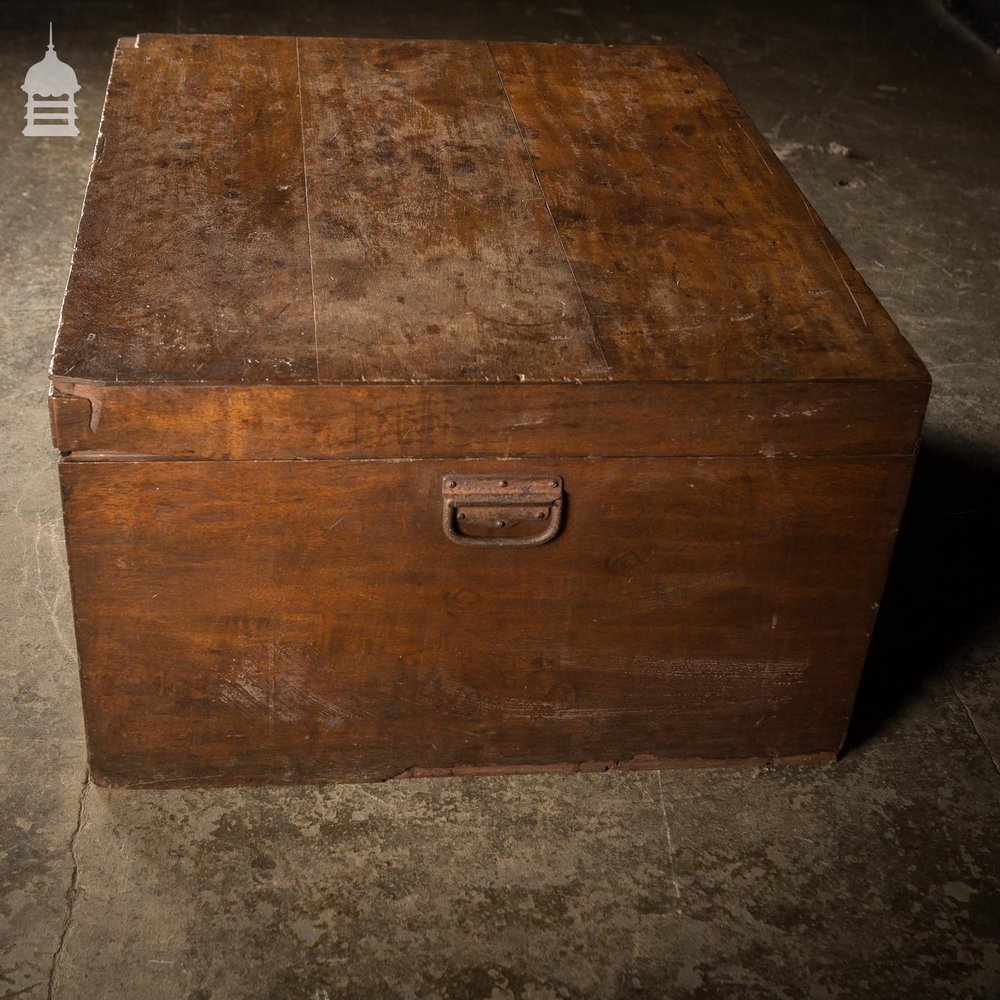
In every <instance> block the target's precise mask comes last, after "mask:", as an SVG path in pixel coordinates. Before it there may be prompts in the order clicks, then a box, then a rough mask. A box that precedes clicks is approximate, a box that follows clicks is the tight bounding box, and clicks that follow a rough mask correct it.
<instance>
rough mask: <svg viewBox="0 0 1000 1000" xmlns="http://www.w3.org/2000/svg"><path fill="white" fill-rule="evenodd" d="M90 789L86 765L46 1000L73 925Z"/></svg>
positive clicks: (70, 848) (50, 996)
mask: <svg viewBox="0 0 1000 1000" xmlns="http://www.w3.org/2000/svg"><path fill="white" fill-rule="evenodd" d="M89 791H90V768H89V767H88V768H87V770H86V772H85V773H84V777H83V787H82V788H81V789H80V798H79V800H78V802H77V807H76V828H75V829H74V830H73V833H72V835H71V836H70V838H69V856H70V858H71V860H72V862H73V871H72V874H71V875H70V879H69V887H68V888H67V889H66V918H65V919H64V920H63V925H62V929H61V930H60V932H59V940H58V942H57V943H56V950H55V952H54V953H53V955H52V967H51V968H50V969H49V983H48V993H47V997H48V1000H52V998H53V996H54V991H55V986H56V974H57V973H58V971H59V964H60V962H61V960H62V953H63V948H64V946H65V944H66V936H67V935H68V934H69V929H70V927H72V926H73V912H74V910H75V908H76V897H77V891H78V884H79V878H80V859H79V858H78V857H77V854H76V841H77V838H78V837H79V836H80V831H81V830H82V829H83V816H84V808H85V806H86V802H87V792H89Z"/></svg>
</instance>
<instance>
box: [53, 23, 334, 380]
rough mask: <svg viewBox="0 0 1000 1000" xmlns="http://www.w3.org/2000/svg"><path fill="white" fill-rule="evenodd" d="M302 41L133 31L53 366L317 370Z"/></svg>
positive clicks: (90, 374)
mask: <svg viewBox="0 0 1000 1000" xmlns="http://www.w3.org/2000/svg"><path fill="white" fill-rule="evenodd" d="M307 225H308V222H307V219H306V204H305V185H304V179H303V171H302V133H301V128H300V118H299V102H298V92H297V82H296V63H295V42H294V40H292V39H265V38H249V37H248V38H241V39H240V40H239V41H238V42H233V41H230V42H228V43H226V42H222V41H220V40H219V39H215V38H210V37H199V36H184V35H176V36H156V35H144V36H142V38H141V40H139V41H138V42H137V40H135V39H123V40H122V41H121V42H119V45H118V49H117V51H116V54H115V61H114V66H113V68H112V74H111V80H110V82H109V84H108V95H107V100H106V103H105V108H104V116H103V118H102V122H101V132H100V135H99V137H98V143H97V151H96V153H95V158H94V165H93V169H92V171H91V176H90V183H89V185H88V187H87V198H86V202H85V204H84V210H83V217H82V219H81V222H80V230H79V233H78V235H77V241H76V249H75V251H74V255H73V267H72V270H71V273H70V279H69V284H68V287H67V290H66V299H65V302H64V304H63V312H62V319H61V323H60V329H59V335H58V339H57V342H56V348H55V357H54V358H53V362H52V371H53V372H54V373H57V374H62V375H72V376H73V377H74V378H79V379H84V380H87V379H90V380H95V381H98V382H110V383H114V382H119V381H126V382H136V381H139V382H169V381H172V380H177V379H179V380H181V381H187V380H192V379H193V380H196V381H203V382H214V381H223V382H251V383H252V382H288V381H299V380H309V381H315V378H316V348H315V335H314V325H313V310H312V299H311V289H310V282H309V248H308V240H307Z"/></svg>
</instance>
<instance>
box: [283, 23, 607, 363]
mask: <svg viewBox="0 0 1000 1000" xmlns="http://www.w3.org/2000/svg"><path fill="white" fill-rule="evenodd" d="M299 58H300V70H301V78H302V99H303V115H304V122H305V135H306V177H307V183H308V193H309V219H310V239H311V246H312V258H313V281H314V288H315V295H316V316H317V329H318V331H319V370H320V376H321V378H322V379H324V380H331V381H340V380H343V381H353V380H357V379H364V380H367V381H395V382H400V381H410V380H417V381H421V380H448V379H469V380H475V379H486V380H502V381H529V382H531V381H562V380H574V379H602V378H603V379H606V378H607V377H608V371H607V365H606V364H605V362H604V359H603V357H602V355H601V352H600V348H599V347H598V345H597V342H596V340H595V338H594V334H593V330H592V328H591V323H590V319H589V317H588V316H587V312H586V308H585V306H584V304H583V300H582V298H581V295H580V291H579V289H578V288H577V285H576V281H575V279H574V276H573V273H572V271H571V269H570V267H569V265H568V264H567V262H566V258H565V254H564V252H563V248H562V246H561V244H560V242H559V236H558V233H557V231H556V229H555V227H554V225H553V222H552V219H551V217H550V215H549V213H548V210H547V208H546V205H545V201H544V199H543V197H542V193H541V191H540V189H539V187H538V185H537V183H536V182H535V180H534V177H533V175H532V171H531V166H530V164H529V162H528V161H527V157H526V154H525V152H524V147H523V143H522V140H521V137H520V134H519V132H518V129H517V123H516V122H515V120H514V117H513V114H512V113H511V110H510V106H509V104H508V103H507V100H506V98H505V97H504V93H503V88H502V86H501V83H500V79H499V77H498V75H497V71H496V68H495V66H494V64H493V60H492V58H491V56H490V53H489V49H488V48H487V47H486V45H484V44H482V43H476V42H423V41H421V42H396V41H367V40H357V39H300V40H299Z"/></svg>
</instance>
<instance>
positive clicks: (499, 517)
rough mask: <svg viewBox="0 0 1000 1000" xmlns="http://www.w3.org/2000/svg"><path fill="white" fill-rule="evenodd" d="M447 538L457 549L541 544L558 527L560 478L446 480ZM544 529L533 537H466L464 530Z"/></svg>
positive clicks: (442, 491) (475, 477) (444, 487)
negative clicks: (533, 526)
mask: <svg viewBox="0 0 1000 1000" xmlns="http://www.w3.org/2000/svg"><path fill="white" fill-rule="evenodd" d="M441 497H442V500H443V501H444V514H443V522H444V533H445V537H446V538H447V539H448V540H449V541H452V542H455V543H456V544H457V545H479V546H493V547H500V546H505V547H509V548H513V547H515V546H516V547H521V548H524V547H526V546H528V545H544V544H545V543H546V542H550V541H551V540H552V539H553V538H555V537H556V535H558V534H559V529H560V528H561V527H562V512H563V481H562V478H561V477H559V476H505V475H496V476H479V475H477V476H461V475H451V476H445V477H444V480H443V481H442V484H441ZM528 522H534V523H536V524H540V525H542V524H544V526H543V527H542V530H541V531H538V532H535V533H534V534H527V535H525V534H467V533H466V532H465V531H463V530H462V529H463V527H473V526H476V527H484V528H489V529H499V530H501V531H503V530H505V529H508V528H513V527H515V526H517V525H520V524H525V523H528Z"/></svg>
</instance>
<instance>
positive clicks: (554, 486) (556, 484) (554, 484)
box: [549, 479, 559, 489]
mask: <svg viewBox="0 0 1000 1000" xmlns="http://www.w3.org/2000/svg"><path fill="white" fill-rule="evenodd" d="M549 486H551V487H552V489H558V487H559V480H558V479H553V480H552V482H551V483H549Z"/></svg>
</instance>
